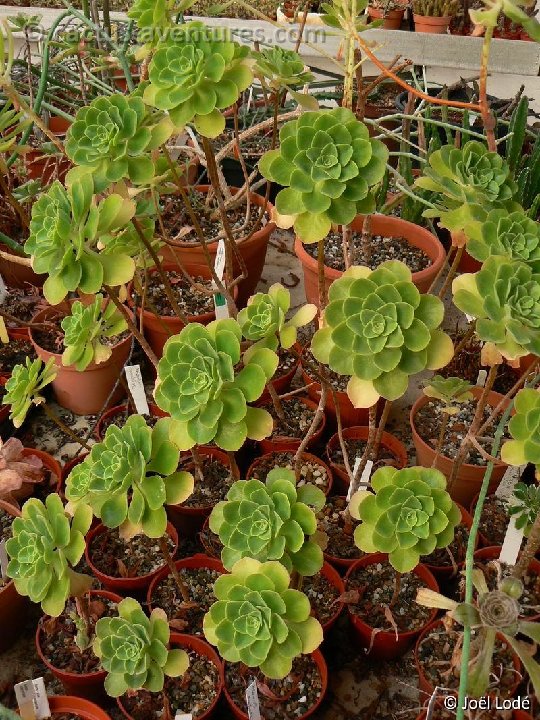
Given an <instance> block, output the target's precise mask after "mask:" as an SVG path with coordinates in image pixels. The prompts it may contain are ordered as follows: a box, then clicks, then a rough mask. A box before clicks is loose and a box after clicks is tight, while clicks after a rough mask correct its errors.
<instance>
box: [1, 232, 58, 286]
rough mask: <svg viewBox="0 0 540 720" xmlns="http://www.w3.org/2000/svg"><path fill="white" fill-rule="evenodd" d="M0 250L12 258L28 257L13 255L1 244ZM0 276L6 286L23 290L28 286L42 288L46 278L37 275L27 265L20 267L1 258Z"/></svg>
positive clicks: (11, 261)
mask: <svg viewBox="0 0 540 720" xmlns="http://www.w3.org/2000/svg"><path fill="white" fill-rule="evenodd" d="M0 250H1V251H2V252H3V253H7V254H8V255H12V256H13V257H28V256H26V255H24V254H22V255H21V256H18V255H15V253H14V252H12V251H11V250H10V248H8V246H7V245H3V244H2V243H0ZM0 275H2V277H3V279H4V282H5V283H6V285H7V286H8V287H12V288H25V287H28V286H29V285H34V286H35V287H43V283H44V282H45V280H46V278H47V276H46V275H43V274H42V275H37V274H36V273H35V272H34V271H33V270H32V268H31V267H28V266H27V265H21V264H20V263H17V262H15V261H14V260H8V259H6V258H3V257H0Z"/></svg>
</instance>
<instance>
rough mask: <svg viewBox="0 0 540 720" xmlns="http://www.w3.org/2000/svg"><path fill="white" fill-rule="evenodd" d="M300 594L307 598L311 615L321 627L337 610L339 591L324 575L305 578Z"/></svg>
mask: <svg viewBox="0 0 540 720" xmlns="http://www.w3.org/2000/svg"><path fill="white" fill-rule="evenodd" d="M302 592H304V593H305V594H306V595H307V596H308V598H309V602H310V604H311V610H312V612H313V615H315V617H316V618H317V620H318V621H319V622H320V623H321V624H322V625H324V623H326V622H328V621H329V620H330V619H331V618H332V617H334V615H335V614H336V612H337V610H338V602H337V600H338V598H339V591H338V589H337V588H336V587H334V585H332V583H331V582H330V581H329V580H328V579H327V578H325V577H324V575H322V574H321V573H319V574H318V575H313V577H305V578H304V579H303V581H302Z"/></svg>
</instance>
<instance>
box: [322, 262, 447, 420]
mask: <svg viewBox="0 0 540 720" xmlns="http://www.w3.org/2000/svg"><path fill="white" fill-rule="evenodd" d="M443 315H444V307H443V304H442V302H441V301H440V300H439V299H438V298H436V297H434V296H433V295H421V294H420V293H419V291H418V290H417V288H416V287H415V285H414V284H413V283H412V282H411V272H410V270H409V269H408V268H407V266H406V265H404V264H403V263H402V262H399V261H388V262H385V263H383V264H382V265H380V266H379V267H378V268H377V269H376V270H370V269H369V268H367V267H363V266H355V267H351V268H349V270H347V271H346V272H345V273H344V274H343V276H342V277H340V278H339V279H338V280H335V281H334V282H333V283H332V285H331V286H330V291H329V304H328V306H327V308H326V310H325V313H324V322H325V327H323V328H321V329H320V330H318V331H317V332H316V333H315V335H314V337H313V342H312V348H311V349H312V353H313V355H314V356H315V358H316V359H317V360H319V362H322V363H324V364H325V365H329V366H330V368H331V369H332V370H333V371H334V372H337V373H339V374H340V375H351V376H352V377H351V380H350V381H349V384H348V386H347V394H348V395H349V398H350V399H351V402H352V403H353V405H354V406H355V407H370V406H372V405H374V404H375V403H376V402H377V400H378V399H379V397H384V398H386V399H387V400H395V399H396V398H398V397H400V396H401V395H403V393H404V392H405V391H406V389H407V385H408V382H409V375H412V374H414V373H417V372H421V371H422V370H425V369H426V368H429V369H430V370H435V369H437V368H440V367H443V366H444V365H446V364H447V363H448V362H449V360H450V359H451V357H452V355H453V346H452V341H451V340H450V338H449V336H448V335H446V333H444V332H443V331H442V330H439V329H438V328H439V325H440V324H441V322H442V320H443Z"/></svg>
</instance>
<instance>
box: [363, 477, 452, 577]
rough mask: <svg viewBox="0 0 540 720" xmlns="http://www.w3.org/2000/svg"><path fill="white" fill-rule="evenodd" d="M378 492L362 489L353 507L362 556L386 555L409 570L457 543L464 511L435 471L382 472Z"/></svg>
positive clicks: (376, 481) (374, 481)
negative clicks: (435, 551) (424, 558)
mask: <svg viewBox="0 0 540 720" xmlns="http://www.w3.org/2000/svg"><path fill="white" fill-rule="evenodd" d="M371 487H372V488H373V490H374V493H371V492H369V491H367V490H359V491H358V492H356V493H355V494H354V495H353V496H352V498H351V502H350V505H349V510H350V512H351V515H352V516H353V517H354V518H356V519H357V520H360V521H361V522H360V524H359V525H358V526H357V528H356V530H355V533H354V540H355V542H356V544H357V545H358V547H359V548H360V549H361V550H363V551H364V552H368V553H373V552H384V553H388V560H389V562H390V564H391V565H392V566H393V567H394V568H395V569H396V570H397V571H398V572H402V573H405V572H410V571H411V570H412V569H413V568H415V567H416V566H417V565H418V563H419V562H420V557H421V556H422V555H429V554H430V553H432V552H433V551H434V550H435V549H436V548H445V547H446V546H447V545H449V544H450V543H451V542H452V540H453V539H454V529H455V527H456V525H457V524H458V523H459V522H460V520H461V512H460V510H459V508H458V506H457V505H456V504H455V502H453V500H452V498H451V497H450V495H449V493H448V492H447V490H446V478H445V477H444V475H443V474H442V472H440V470H436V469H435V468H424V467H410V468H404V469H403V470H396V469H395V468H393V467H383V468H379V469H378V470H377V471H376V472H375V473H374V474H373V476H372V478H371Z"/></svg>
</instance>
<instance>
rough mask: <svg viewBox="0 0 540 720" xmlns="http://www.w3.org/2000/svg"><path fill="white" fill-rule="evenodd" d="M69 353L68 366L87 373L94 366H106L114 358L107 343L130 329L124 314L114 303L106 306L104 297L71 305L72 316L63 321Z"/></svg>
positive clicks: (65, 361) (66, 355) (65, 355)
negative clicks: (84, 303) (88, 302)
mask: <svg viewBox="0 0 540 720" xmlns="http://www.w3.org/2000/svg"><path fill="white" fill-rule="evenodd" d="M61 325H62V330H63V331H64V345H65V348H66V349H65V350H64V352H63V354H62V363H63V364H64V365H75V367H76V368H77V370H80V371H82V370H86V368H87V367H88V365H90V363H92V362H93V363H96V364H99V363H102V362H105V361H106V360H108V359H109V358H110V356H111V353H112V350H111V346H110V345H109V344H107V342H106V340H108V339H111V338H113V337H114V336H115V335H119V334H120V333H121V332H123V331H124V330H125V329H126V328H127V323H126V321H125V318H124V316H123V315H122V313H121V312H120V311H119V310H118V309H117V308H116V306H115V305H114V304H113V303H111V302H110V303H108V304H107V305H105V307H103V296H102V295H96V297H95V299H94V301H93V302H92V303H90V305H83V304H82V303H81V302H79V301H78V300H77V301H76V302H74V303H73V305H72V306H71V315H68V316H67V317H65V318H64V319H63V320H62V323H61Z"/></svg>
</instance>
